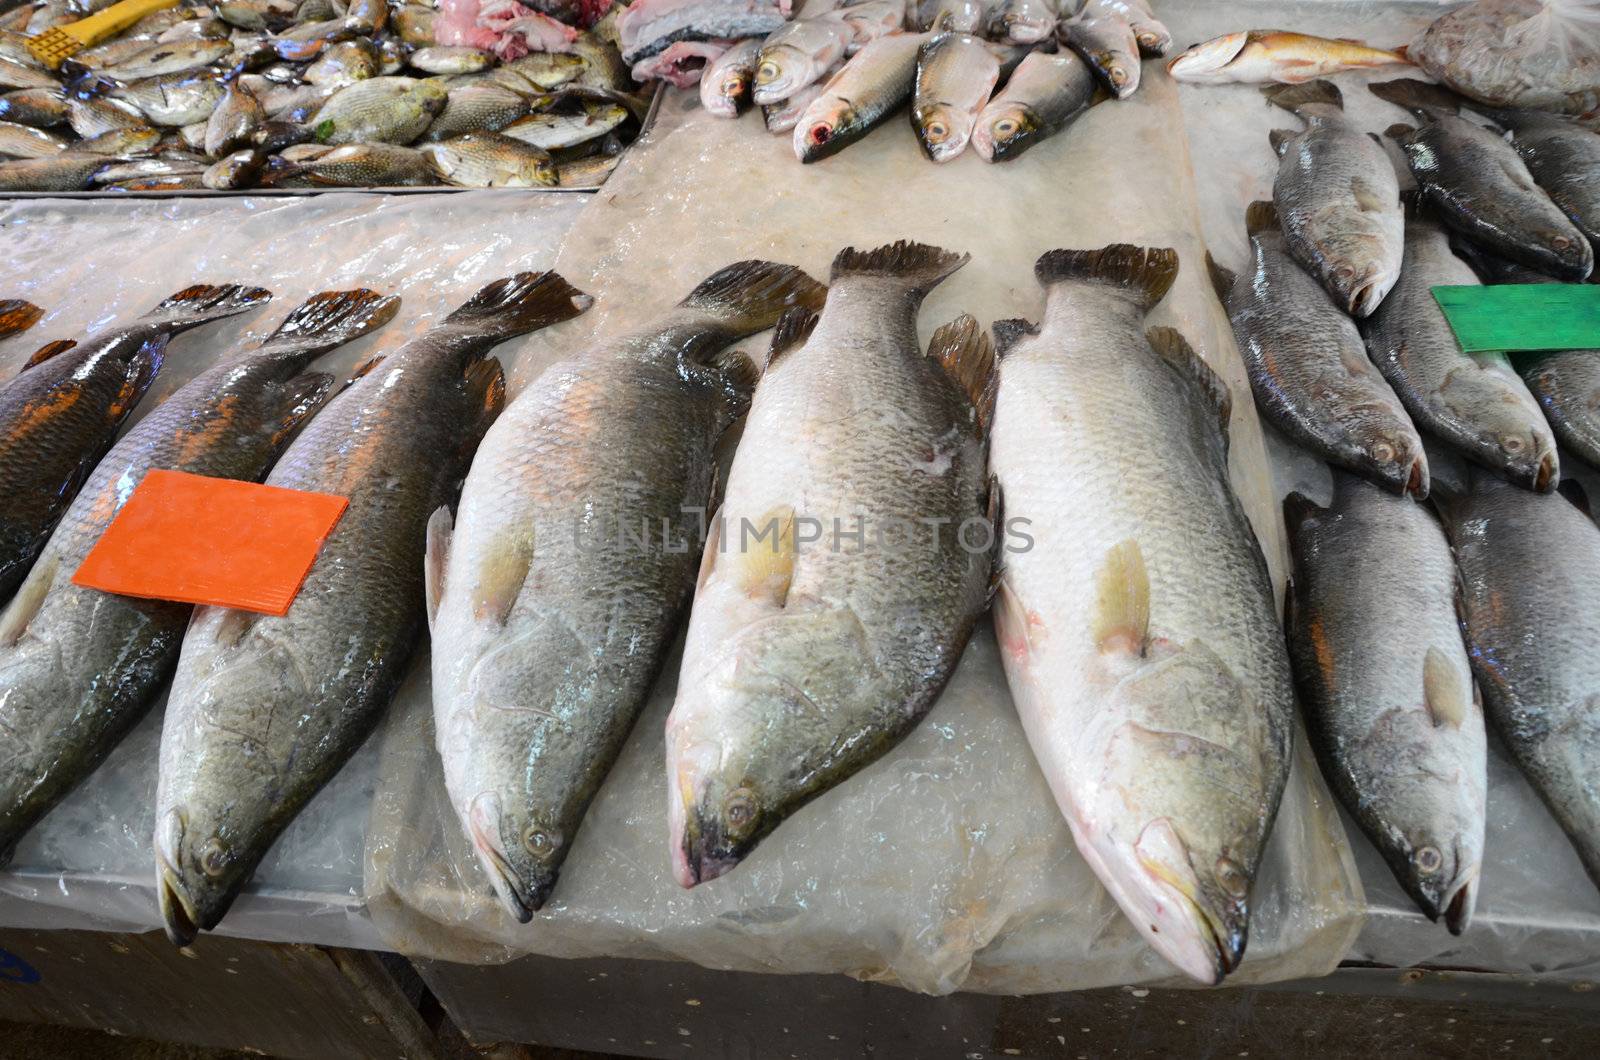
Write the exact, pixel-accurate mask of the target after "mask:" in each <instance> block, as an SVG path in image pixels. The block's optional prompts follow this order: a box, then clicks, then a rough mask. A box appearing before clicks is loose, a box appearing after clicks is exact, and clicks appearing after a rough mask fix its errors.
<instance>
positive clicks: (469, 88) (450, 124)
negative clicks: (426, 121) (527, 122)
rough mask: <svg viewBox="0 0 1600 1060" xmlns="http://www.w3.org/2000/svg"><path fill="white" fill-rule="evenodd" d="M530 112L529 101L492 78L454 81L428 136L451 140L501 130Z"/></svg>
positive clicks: (426, 137) (430, 127) (428, 138)
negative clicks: (465, 135) (476, 80)
mask: <svg viewBox="0 0 1600 1060" xmlns="http://www.w3.org/2000/svg"><path fill="white" fill-rule="evenodd" d="M527 113H528V101H527V99H526V98H524V97H523V96H521V95H518V94H517V93H516V92H513V91H511V89H509V88H505V87H503V86H501V85H497V84H493V83H491V82H487V81H485V82H479V83H477V84H470V85H453V86H451V88H450V95H449V97H448V98H447V99H446V100H445V104H444V109H443V110H441V111H440V112H439V114H438V116H437V117H435V118H434V119H433V123H432V124H431V125H429V126H428V131H427V132H425V133H423V134H422V138H423V139H424V140H448V139H450V138H451V137H452V136H460V135H461V134H462V133H469V132H499V131H500V130H501V129H503V128H505V127H506V126H507V125H510V124H511V123H512V122H514V121H516V120H517V119H518V118H521V117H523V116H525V115H526V114H527Z"/></svg>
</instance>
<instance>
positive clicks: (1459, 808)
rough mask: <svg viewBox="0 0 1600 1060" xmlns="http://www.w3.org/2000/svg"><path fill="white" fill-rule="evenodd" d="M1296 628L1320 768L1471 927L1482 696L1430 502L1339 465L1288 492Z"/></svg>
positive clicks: (1374, 833)
mask: <svg viewBox="0 0 1600 1060" xmlns="http://www.w3.org/2000/svg"><path fill="white" fill-rule="evenodd" d="M1283 508H1284V518H1285V520H1286V521H1287V523H1288V526H1289V550H1290V553H1291V554H1292V555H1293V557H1294V576H1293V578H1292V580H1291V582H1290V585H1289V589H1288V592H1287V595H1286V597H1285V604H1284V623H1283V624H1284V630H1285V632H1286V633H1287V634H1288V638H1289V655H1290V658H1291V659H1292V660H1293V662H1294V672H1295V683H1296V685H1297V686H1298V688H1299V690H1300V703H1301V706H1302V708H1303V710H1304V714H1305V719H1306V732H1307V735H1308V736H1310V738H1311V746H1312V747H1313V748H1315V750H1316V752H1317V761H1318V762H1319V763H1320V764H1321V766H1322V775H1323V776H1325V777H1327V778H1328V783H1329V784H1330V785H1331V786H1332V788H1333V790H1334V794H1336V795H1337V796H1338V797H1339V801H1340V802H1342V803H1344V807H1345V809H1346V810H1348V811H1349V812H1350V815H1351V816H1352V817H1354V818H1355V819H1356V821H1357V823H1359V824H1360V825H1361V829H1362V831H1364V832H1365V833H1366V834H1367V838H1369V839H1370V840H1372V843H1373V845H1374V846H1376V847H1377V848H1378V851H1379V852H1380V853H1381V854H1383V857H1384V860H1385V861H1387V862H1388V863H1389V868H1390V869H1391V870H1392V871H1393V872H1394V875H1395V879H1397V880H1399V882H1400V885H1401V886H1402V887H1403V888H1405V891H1406V893H1407V894H1409V895H1410V896H1411V898H1412V900H1413V901H1415V902H1416V903H1417V905H1418V906H1419V907H1420V908H1421V909H1422V911H1423V912H1424V913H1426V914H1427V916H1428V918H1429V919H1430V920H1435V921H1437V920H1439V919H1440V918H1441V917H1443V918H1444V922H1445V925H1446V927H1448V928H1449V929H1450V933H1451V934H1452V935H1459V934H1461V933H1462V932H1463V931H1464V930H1466V927H1467V924H1468V923H1469V922H1470V921H1471V919H1472V911H1473V906H1474V904H1475V903H1476V901H1477V896H1478V875H1479V870H1480V869H1481V868H1482V864H1483V832H1484V798H1485V790H1486V785H1487V779H1486V777H1485V771H1486V764H1487V758H1486V756H1487V751H1486V748H1485V742H1484V726H1483V708H1482V706H1481V705H1480V704H1479V702H1478V697H1477V694H1476V692H1475V690H1474V688H1473V684H1472V670H1471V667H1470V665H1469V664H1468V662H1467V652H1466V648H1465V647H1464V646H1463V645H1462V642H1461V628H1460V623H1459V621H1458V619H1457V614H1456V604H1457V596H1458V590H1459V583H1458V580H1457V577H1456V567H1455V560H1454V558H1453V557H1452V556H1451V554H1450V542H1449V541H1447V540H1446V539H1445V535H1444V531H1443V530H1442V529H1441V528H1440V526H1439V523H1438V520H1436V519H1435V518H1434V517H1433V516H1432V515H1431V514H1429V512H1428V511H1427V509H1426V508H1424V507H1423V506H1422V505H1420V504H1417V503H1415V502H1413V501H1411V500H1410V499H1409V498H1405V497H1393V496H1389V495H1387V494H1385V493H1384V492H1383V491H1381V490H1379V489H1377V488H1376V487H1374V486H1372V485H1369V484H1368V483H1366V482H1363V481H1361V480H1360V479H1357V478H1353V477H1351V476H1349V475H1343V474H1335V475H1334V494H1333V502H1332V504H1331V505H1330V506H1329V507H1327V508H1322V507H1319V506H1318V505H1316V504H1315V503H1313V502H1312V501H1310V500H1308V499H1306V498H1305V497H1303V496H1301V495H1300V494H1298V493H1291V494H1290V495H1289V497H1288V498H1287V499H1286V500H1285V501H1284V505H1283Z"/></svg>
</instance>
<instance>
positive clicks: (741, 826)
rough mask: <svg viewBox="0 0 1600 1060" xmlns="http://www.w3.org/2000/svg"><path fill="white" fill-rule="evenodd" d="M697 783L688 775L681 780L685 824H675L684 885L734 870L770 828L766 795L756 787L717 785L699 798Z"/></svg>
mask: <svg viewBox="0 0 1600 1060" xmlns="http://www.w3.org/2000/svg"><path fill="white" fill-rule="evenodd" d="M694 787H695V786H694V785H693V783H692V782H690V780H689V778H687V777H685V778H684V779H683V780H682V781H681V782H680V796H679V797H680V799H681V800H682V802H681V803H680V805H681V807H682V809H681V811H680V812H681V814H682V826H681V827H676V824H677V822H674V824H675V827H674V837H675V842H674V843H673V859H672V861H673V874H674V875H675V876H676V877H677V880H678V883H679V885H680V886H683V887H693V886H695V885H696V884H700V883H705V882H706V881H708V880H714V879H716V878H717V877H718V876H721V875H723V874H724V873H727V872H729V871H730V870H732V869H733V867H734V866H735V865H738V864H739V862H741V861H743V860H744V858H745V856H746V855H747V854H749V853H750V851H751V850H753V849H754V848H755V845H756V843H757V842H759V841H760V839H761V838H762V836H763V835H765V834H766V832H767V831H770V829H769V828H767V827H765V826H764V819H765V817H766V814H764V813H763V812H762V809H761V802H760V798H759V796H758V795H757V794H756V792H755V790H754V789H753V788H751V787H750V786H748V785H746V784H741V785H739V786H737V787H735V788H733V789H732V790H731V791H729V790H726V789H724V788H723V787H722V786H721V785H720V784H711V785H708V786H706V787H705V788H704V789H703V790H701V792H700V794H699V798H698V799H695V798H694ZM691 800H692V801H691Z"/></svg>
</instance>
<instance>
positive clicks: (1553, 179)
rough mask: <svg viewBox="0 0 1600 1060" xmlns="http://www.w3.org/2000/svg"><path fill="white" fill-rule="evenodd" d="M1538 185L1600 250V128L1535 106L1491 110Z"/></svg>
mask: <svg viewBox="0 0 1600 1060" xmlns="http://www.w3.org/2000/svg"><path fill="white" fill-rule="evenodd" d="M1488 114H1489V116H1490V117H1491V118H1493V119H1494V121H1495V123H1496V124H1497V125H1499V126H1500V127H1502V128H1505V129H1510V130H1511V133H1512V140H1511V146H1512V147H1514V148H1515V149H1516V152H1517V154H1518V155H1519V156H1521V158H1522V161H1523V163H1524V164H1526V165H1527V167H1528V172H1529V173H1531V174H1533V179H1534V180H1535V181H1536V182H1537V183H1538V185H1539V187H1541V188H1543V189H1544V190H1545V193H1546V194H1547V195H1549V196H1550V199H1551V201H1552V202H1554V203H1555V204H1556V205H1557V206H1558V207H1560V208H1561V211H1562V212H1563V213H1565V214H1566V215H1567V218H1568V219H1569V220H1571V221H1572V223H1573V224H1574V225H1576V226H1577V228H1578V231H1580V232H1582V233H1583V234H1584V236H1585V237H1586V238H1587V239H1588V240H1589V244H1590V245H1591V246H1593V247H1595V248H1596V251H1597V252H1600V133H1596V132H1593V131H1591V130H1589V129H1585V128H1584V127H1583V126H1581V125H1578V124H1577V123H1575V122H1573V121H1570V120H1568V119H1565V118H1559V117H1556V116H1555V115H1553V114H1545V113H1543V112H1542V111H1536V110H1491V111H1488Z"/></svg>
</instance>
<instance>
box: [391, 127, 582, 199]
mask: <svg viewBox="0 0 1600 1060" xmlns="http://www.w3.org/2000/svg"><path fill="white" fill-rule="evenodd" d="M421 154H422V155H423V157H425V158H427V160H428V161H429V163H430V164H431V165H432V166H433V171H434V172H435V173H437V174H438V175H439V177H440V178H441V179H442V180H443V181H444V182H445V183H446V184H454V185H456V186H457V187H462V188H536V187H555V185H556V182H557V174H556V164H555V162H554V161H552V160H551V158H550V152H548V151H546V150H544V149H543V148H539V147H534V146H533V145H532V144H528V143H524V142H523V141H521V140H518V139H514V138H513V137H510V136H505V135H502V134H500V133H494V132H476V133H464V134H462V135H461V136H457V137H455V138H453V139H450V140H445V141H443V142H441V143H430V144H423V145H422V147H421Z"/></svg>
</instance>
